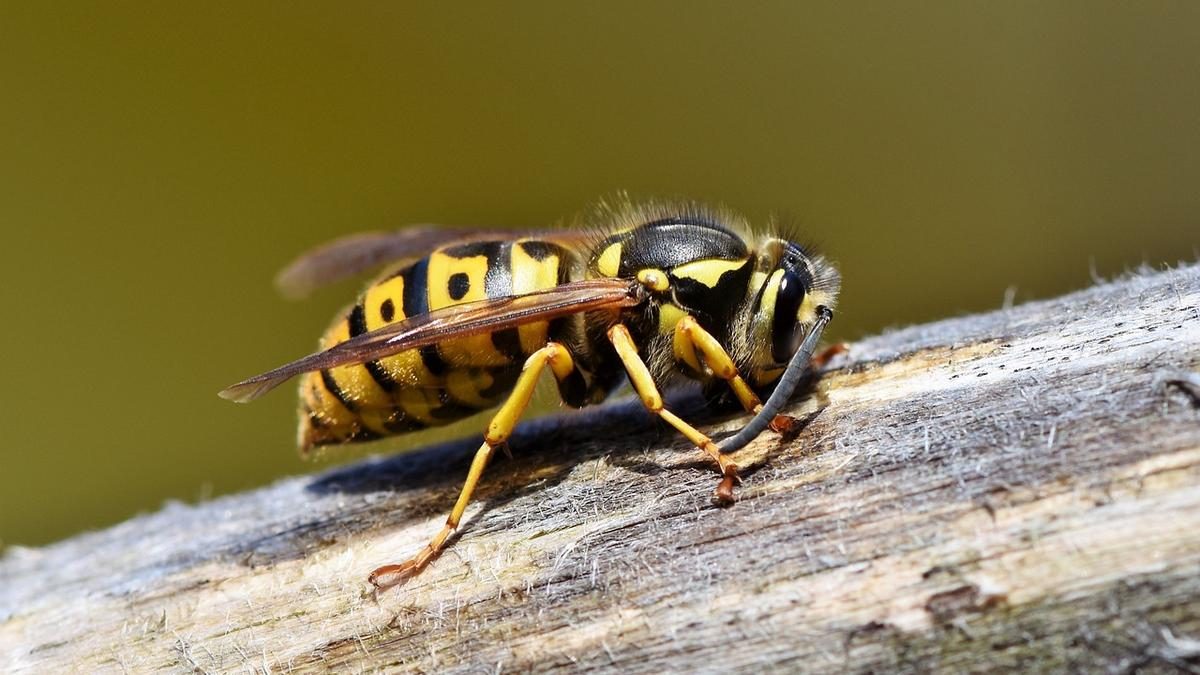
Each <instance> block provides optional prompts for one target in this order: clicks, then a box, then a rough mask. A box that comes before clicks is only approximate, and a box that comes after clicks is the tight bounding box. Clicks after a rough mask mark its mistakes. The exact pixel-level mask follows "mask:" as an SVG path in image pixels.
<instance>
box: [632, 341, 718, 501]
mask: <svg viewBox="0 0 1200 675" xmlns="http://www.w3.org/2000/svg"><path fill="white" fill-rule="evenodd" d="M608 339H609V341H610V342H612V344H613V347H614V348H615V349H616V350H617V355H618V356H619V357H621V362H622V363H623V364H624V365H625V372H626V373H628V374H629V381H630V383H632V384H633V388H634V390H635V391H636V392H637V393H638V396H639V397H640V398H641V399H642V404H643V405H645V406H646V409H647V410H649V411H650V412H652V413H654V414H655V415H658V416H659V417H660V418H662V420H663V421H665V422H666V423H667V424H670V425H671V426H673V427H675V428H676V429H678V430H679V432H680V433H682V434H683V435H684V436H687V439H688V440H689V441H691V442H692V444H693V445H695V446H696V447H698V448H700V449H701V450H703V451H704V452H706V453H708V455H709V456H710V457H712V458H713V459H714V460H716V462H717V466H719V467H721V475H722V478H721V483H720V484H719V485H718V486H717V492H716V498H717V500H719V501H721V502H725V503H728V502H732V501H733V485H734V483H735V482H736V481H737V464H734V463H733V460H731V459H729V456H728V455H726V454H725V453H723V452H721V451H720V449H718V448H717V444H716V443H713V442H712V439H710V438H709V437H708V436H705V435H704V434H702V433H700V431H699V430H697V429H696V428H695V427H693V426H692V425H690V424H688V423H687V422H684V421H683V420H681V419H679V418H678V417H677V416H675V414H674V413H672V412H671V411H669V410H667V409H665V408H664V407H663V399H662V394H661V393H659V391H658V386H657V385H656V384H654V378H653V377H651V375H650V369H649V368H647V367H646V363H645V362H644V361H642V357H641V356H638V353H637V345H635V344H634V342H633V337H632V336H631V335H630V334H629V329H628V328H626V327H625V326H624V325H622V324H617V325H615V326H613V327H612V328H610V329H608Z"/></svg>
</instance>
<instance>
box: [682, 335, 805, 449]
mask: <svg viewBox="0 0 1200 675" xmlns="http://www.w3.org/2000/svg"><path fill="white" fill-rule="evenodd" d="M674 350H675V358H677V359H679V360H680V361H683V362H684V363H686V364H688V365H689V366H691V367H692V368H693V369H694V370H696V371H697V372H703V371H704V369H703V368H701V366H700V360H701V359H703V361H704V363H705V364H707V365H708V369H709V370H711V371H712V373H713V375H716V376H717V377H719V378H721V379H722V380H725V381H726V382H727V383H728V384H729V388H730V389H732V390H733V395H734V396H736V397H737V400H738V401H739V402H741V404H742V407H743V408H745V409H746V412H748V413H758V411H759V410H762V400H761V399H760V398H758V394H755V393H754V390H753V389H751V388H750V385H749V384H747V383H746V380H744V379H743V378H742V376H741V374H740V373H738V369H737V365H735V364H734V362H733V358H732V357H730V356H729V352H727V351H725V347H723V346H721V343H720V342H718V341H717V339H716V338H715V337H713V336H712V333H709V332H708V331H706V330H704V327H703V326H701V325H700V323H699V322H698V321H696V319H695V317H693V316H691V315H688V316H685V317H683V318H682V319H680V321H679V323H677V324H675V337H674ZM794 423H795V420H794V419H793V418H791V417H788V416H787V415H776V416H775V419H773V420H771V425H770V428H771V430H772V431H775V432H778V433H785V432H787V431H788V430H790V429H791V428H792V427H793V425H794Z"/></svg>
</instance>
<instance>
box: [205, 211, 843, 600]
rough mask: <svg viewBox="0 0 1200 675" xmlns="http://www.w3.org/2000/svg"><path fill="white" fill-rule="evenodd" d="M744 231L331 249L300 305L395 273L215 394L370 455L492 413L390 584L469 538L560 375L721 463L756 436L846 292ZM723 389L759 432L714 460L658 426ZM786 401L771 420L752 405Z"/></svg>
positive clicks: (685, 224) (296, 268)
mask: <svg viewBox="0 0 1200 675" xmlns="http://www.w3.org/2000/svg"><path fill="white" fill-rule="evenodd" d="M777 230H778V228H777V227H776V226H771V227H769V228H768V229H767V231H766V232H765V233H762V234H754V233H753V230H752V229H751V228H750V226H749V224H748V223H747V222H746V221H745V220H744V219H743V218H741V217H739V216H737V215H735V214H733V213H730V212H728V211H725V210H721V209H710V208H706V207H703V206H700V205H697V204H693V203H682V204H677V203H669V202H653V203H647V204H635V203H632V202H630V201H629V200H627V199H625V198H620V199H618V200H615V201H614V202H609V203H601V204H600V205H599V206H598V207H597V208H596V209H594V210H593V211H592V212H591V213H590V214H589V215H587V216H585V217H583V219H582V222H580V223H577V225H576V227H575V228H572V229H564V230H542V231H530V232H520V233H514V232H511V231H502V230H499V231H498V230H486V229H474V230H466V229H452V228H438V227H434V226H418V227H411V228H407V229H402V230H399V231H396V232H391V233H374V234H365V235H355V236H351V237H347V238H344V239H339V240H335V241H333V242H331V243H329V244H326V245H324V246H321V247H318V248H316V249H314V250H312V251H310V252H308V253H306V254H304V255H302V256H301V257H300V258H298V259H297V260H296V261H295V262H293V263H292V264H291V265H290V266H289V267H288V268H286V269H285V270H284V271H283V273H281V275H280V277H279V279H278V281H279V283H280V286H281V288H282V289H283V290H284V291H285V292H287V293H291V294H303V293H304V292H307V291H309V290H311V289H313V288H315V287H318V286H320V285H322V284H325V283H328V282H330V281H332V280H334V279H339V278H342V277H346V276H350V275H353V274H356V273H358V272H362V271H365V270H366V269H368V268H371V267H373V266H375V265H377V264H380V263H383V262H385V261H390V262H391V265H390V267H389V268H388V269H387V271H385V272H384V273H383V274H382V275H381V276H379V277H378V278H376V279H375V280H374V281H373V282H371V283H370V284H369V285H368V286H367V288H366V290H365V291H364V292H363V293H362V295H361V296H360V297H359V298H358V300H357V302H356V303H355V304H354V305H353V306H352V307H351V308H350V309H349V310H348V311H347V312H346V313H345V314H343V315H341V316H339V317H338V318H337V319H336V320H335V321H334V323H333V325H332V326H331V327H330V328H329V329H328V331H327V332H326V333H325V335H324V337H323V338H322V339H321V342H320V348H321V351H318V352H316V353H314V354H312V355H310V356H306V357H304V358H301V359H299V360H297V361H293V362H291V363H288V364H286V365H284V366H281V367H279V368H277V369H275V370H272V371H269V372H267V373H264V374H262V375H258V376H256V377H252V378H250V379H248V380H244V381H242V382H240V383H238V384H235V385H233V386H231V387H229V388H227V389H225V390H224V391H222V392H221V396H223V397H224V398H228V399H232V400H235V401H249V400H252V399H255V398H258V397H259V396H261V395H262V394H264V393H265V392H267V391H268V390H270V389H272V388H274V387H275V386H277V385H279V384H280V383H282V382H284V381H286V380H288V379H289V378H291V377H294V376H297V375H301V376H302V378H301V381H300V428H299V444H300V447H301V448H302V449H303V450H308V449H310V448H312V447H314V446H320V445H328V444H339V443H350V442H356V441H367V440H372V439H376V438H380V437H383V436H388V435H393V434H401V433H404V432H406V431H411V430H415V429H422V428H425V427H430V426H437V425H442V424H446V423H449V422H451V421H454V420H456V419H460V418H462V417H465V416H467V415H471V414H474V413H476V412H479V411H481V410H486V409H489V408H494V407H496V406H499V407H498V409H497V410H496V412H495V413H494V415H493V416H492V418H491V421H490V423H489V424H488V426H487V430H486V433H485V434H484V441H483V444H482V445H481V446H480V447H479V450H478V451H477V452H476V453H475V456H474V459H473V461H472V463H471V467H470V470H469V472H468V474H467V478H466V482H465V484H464V485H463V487H462V490H461V492H460V494H459V497H458V500H457V502H456V503H455V505H454V507H453V509H452V511H451V512H450V514H449V517H448V518H447V520H446V524H445V525H444V526H443V527H442V529H441V530H440V531H439V532H438V533H437V535H435V536H434V537H433V539H432V540H431V541H430V542H429V543H428V544H427V545H426V546H425V548H424V549H422V550H421V551H420V552H418V553H417V554H416V555H415V556H413V557H412V558H410V559H409V560H407V561H405V562H403V563H400V564H393V565H385V566H383V567H380V568H378V569H376V570H375V571H374V572H372V573H371V575H370V577H369V579H370V581H371V583H373V584H374V585H375V586H376V587H378V588H384V587H388V586H392V585H395V584H396V583H399V582H400V581H402V580H404V579H406V578H408V577H410V576H412V575H414V574H416V573H417V572H419V571H420V570H422V569H423V568H425V567H426V566H427V565H428V564H429V563H430V562H431V561H432V560H433V559H434V558H435V557H437V555H438V554H439V553H440V552H441V551H442V549H443V548H445V546H446V543H447V540H448V538H449V537H450V536H451V535H452V534H453V533H454V532H455V531H456V530H457V529H458V526H459V522H460V520H461V518H462V515H463V512H464V511H465V510H466V507H467V505H468V503H469V502H470V500H471V495H472V492H473V491H474V489H475V487H476V485H477V484H478V483H479V480H480V478H481V476H482V475H483V472H484V469H485V467H486V466H487V464H488V461H489V460H490V459H491V458H492V455H493V454H494V453H495V451H496V450H497V449H498V448H500V447H502V446H503V444H504V443H505V442H506V440H507V439H508V438H509V436H510V434H511V433H512V432H513V429H514V427H515V426H516V423H517V420H518V419H519V418H520V417H521V414H522V413H523V412H524V410H525V408H526V406H527V405H528V403H529V400H530V397H531V395H532V393H533V390H534V386H535V384H536V382H537V380H538V378H539V376H540V375H541V374H542V372H543V371H545V370H549V371H550V372H551V373H552V374H553V376H554V379H555V381H556V382H557V385H558V391H559V394H560V395H561V397H562V400H563V402H564V403H565V404H566V405H568V406H572V407H582V406H585V405H589V404H594V403H599V402H600V401H602V400H604V399H605V398H606V397H607V396H608V395H609V394H610V393H611V392H612V391H613V390H614V389H615V388H616V387H617V386H618V385H619V384H620V383H621V382H622V381H623V380H624V379H625V378H628V381H629V382H630V383H631V384H632V387H633V389H634V391H636V393H637V395H638V396H639V397H640V399H641V401H642V403H643V404H644V405H645V407H646V409H647V410H648V411H649V412H650V413H651V414H654V415H657V416H658V417H659V418H661V419H662V420H663V421H665V422H666V423H667V424H669V425H670V426H672V427H674V428H675V429H677V430H679V431H680V432H681V433H682V434H683V435H684V436H686V437H687V438H688V440H690V441H691V442H692V444H693V445H695V446H696V447H697V448H699V449H700V450H702V451H703V452H704V453H706V454H707V455H708V456H709V457H711V458H712V459H713V461H714V462H715V463H716V464H717V466H718V468H719V470H720V473H721V479H720V482H719V483H718V486H717V489H716V495H715V497H716V499H717V500H718V501H720V502H730V501H732V499H733V487H734V484H735V482H736V481H737V471H738V468H737V466H736V464H735V463H734V462H733V461H732V460H731V459H729V457H728V453H729V452H731V451H733V450H736V449H738V448H740V447H742V446H744V445H746V444H747V443H749V442H750V441H751V440H753V439H754V438H755V437H756V436H757V435H758V434H759V433H761V432H762V431H763V430H764V428H766V427H768V426H770V427H772V428H774V429H775V430H777V431H780V430H783V429H785V428H786V427H787V426H788V423H789V420H790V418H787V417H785V416H783V415H779V414H778V413H779V412H780V411H781V410H782V407H783V405H784V404H785V403H786V400H787V399H788V397H789V396H790V395H791V394H792V392H793V390H794V389H795V387H796V385H797V383H798V382H799V381H800V379H801V378H802V376H803V374H804V373H805V372H806V370H807V368H808V365H809V362H810V360H811V359H812V356H813V351H814V349H815V346H816V343H817V341H818V340H819V339H820V336H821V332H822V330H823V329H824V327H825V325H826V324H827V323H828V322H829V320H830V319H831V318H832V307H833V305H834V302H835V300H836V297H837V292H838V287H839V275H838V272H837V270H836V269H835V268H834V267H833V265H832V264H830V263H829V262H827V261H826V259H825V258H823V257H822V256H820V255H817V254H815V253H812V252H811V251H809V250H808V249H806V248H804V247H802V246H800V245H798V244H796V243H795V242H793V241H791V240H790V239H787V238H785V237H784V236H782V235H780V234H778V233H777ZM686 378H690V379H693V380H699V381H701V382H703V383H706V384H707V385H708V386H728V387H729V389H730V390H731V391H732V394H733V395H734V396H735V397H736V398H737V400H738V401H739V402H740V403H741V405H742V406H743V407H744V408H745V409H746V410H747V411H748V412H751V413H754V414H755V416H754V417H753V418H752V419H751V421H750V422H749V423H748V424H747V425H746V427H744V428H743V429H742V430H741V431H740V432H738V433H737V434H735V435H734V436H732V437H730V438H728V439H726V440H725V441H723V442H722V443H721V444H719V445H718V444H717V443H714V442H713V441H712V440H711V439H710V438H709V437H708V436H706V435H705V434H703V433H701V432H700V431H699V430H697V429H696V428H695V427H693V426H692V425H690V424H688V423H687V422H686V421H684V420H682V419H680V418H679V417H678V416H676V415H675V414H673V413H672V412H671V411H670V410H668V409H667V408H666V407H664V403H663V397H662V394H661V393H660V389H659V387H660V385H669V384H671V383H673V382H675V381H677V380H680V379H686ZM773 382H777V385H776V388H775V391H774V393H773V394H772V395H771V397H770V398H769V399H768V400H767V402H766V404H764V403H763V402H762V401H761V400H760V398H759V396H758V395H757V394H756V393H755V389H756V388H761V387H764V386H766V385H769V384H771V383H773Z"/></svg>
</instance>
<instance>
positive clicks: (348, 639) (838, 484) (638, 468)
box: [0, 266, 1200, 673]
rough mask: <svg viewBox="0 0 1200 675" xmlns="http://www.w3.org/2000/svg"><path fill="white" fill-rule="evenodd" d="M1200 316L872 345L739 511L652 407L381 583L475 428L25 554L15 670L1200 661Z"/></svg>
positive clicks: (635, 668) (1173, 297) (1045, 320)
mask: <svg viewBox="0 0 1200 675" xmlns="http://www.w3.org/2000/svg"><path fill="white" fill-rule="evenodd" d="M1198 305H1200V267H1197V266H1188V267H1184V268H1182V269H1177V270H1171V271H1165V272H1153V273H1152V272H1145V273H1142V274H1139V275H1136V276H1133V277H1130V278H1128V279H1125V280H1122V281H1120V282H1116V283H1110V284H1105V285H1101V286H1098V287H1095V288H1092V289H1090V290H1087V291H1083V292H1079V293H1075V294H1073V295H1070V296H1067V297H1064V298H1061V299H1056V300H1051V301H1045V302H1036V303H1031V304H1027V305H1024V306H1020V307H1016V308H1013V309H1007V310H1002V311H997V312H993V313H990V314H986V315H980V316H972V317H964V318H959V319H952V320H948V321H942V322H938V323H934V324H930V325H924V326H917V327H913V328H909V329H905V330H898V331H895V332H891V333H888V334H885V335H883V336H880V337H875V338H871V339H867V340H863V341H861V342H858V343H856V344H854V345H852V356H851V357H850V359H849V360H848V361H843V362H835V363H834V364H833V367H832V369H831V370H830V371H829V372H827V373H826V374H825V375H824V377H823V378H822V379H821V380H820V382H819V383H818V384H817V385H816V387H815V391H813V392H810V394H809V395H808V396H807V397H805V398H804V399H800V400H799V402H798V403H797V404H796V413H797V414H799V415H801V416H806V417H807V419H808V425H807V427H806V428H805V429H804V430H803V432H802V433H801V434H800V435H799V437H798V438H797V439H795V440H794V441H791V442H788V443H784V444H780V442H779V441H778V439H777V438H774V437H772V436H770V435H764V436H763V437H762V438H761V439H760V440H759V441H758V442H756V443H755V444H754V445H752V446H751V447H749V448H747V449H746V451H745V452H744V453H743V456H742V462H743V463H744V464H748V465H749V464H756V463H757V465H758V469H757V470H756V471H754V472H752V473H750V474H749V475H748V476H747V479H746V482H745V485H744V486H743V487H742V488H741V490H740V495H741V501H740V502H739V503H738V504H736V505H735V506H733V507H732V508H728V509H720V508H715V507H714V506H713V505H712V504H711V502H710V495H711V493H712V489H713V487H714V485H715V483H716V476H715V474H714V472H713V471H712V469H711V467H709V466H708V464H707V463H705V462H704V461H703V460H702V458H701V457H700V456H699V453H698V452H696V451H694V450H689V449H688V448H687V447H686V444H685V443H684V442H683V441H682V440H681V439H680V438H678V437H677V436H676V435H674V434H672V433H669V432H667V431H666V430H664V429H659V428H654V427H652V426H649V425H647V424H646V422H645V420H646V416H645V414H644V413H643V412H642V411H640V410H638V409H637V408H636V406H630V405H624V406H618V407H617V408H615V409H609V410H604V411H600V412H592V413H589V414H586V415H583V416H581V417H578V418H575V419H571V420H569V421H567V422H566V423H562V422H561V421H559V422H554V421H552V422H547V423H542V424H539V425H534V426H533V427H532V428H529V429H527V430H526V431H525V432H524V433H523V434H522V435H521V436H520V437H519V438H517V439H516V440H515V442H514V444H513V445H514V450H515V453H516V459H515V460H513V461H504V460H503V459H501V460H500V461H498V462H497V464H495V465H494V467H493V468H492V469H491V470H490V471H489V472H488V474H487V477H486V479H485V481H484V485H483V489H482V491H481V494H480V497H481V501H480V502H479V503H478V504H477V505H476V506H475V507H473V508H472V509H471V510H470V511H469V512H468V517H467V520H466V530H465V533H464V535H463V536H462V537H461V539H460V540H459V541H458V542H457V543H456V544H455V545H454V546H453V547H452V549H451V551H450V552H449V553H448V554H447V555H445V556H443V557H442V558H441V559H440V560H438V561H437V562H436V563H435V564H434V565H433V566H432V567H431V568H430V569H429V570H427V571H426V572H425V573H424V574H422V575H421V576H419V577H418V578H416V579H415V580H414V581H412V582H411V583H409V584H408V585H406V586H403V587H400V588H398V589H394V590H392V591H389V592H386V593H383V594H380V595H379V596H378V597H374V596H373V595H372V594H371V593H370V592H369V591H368V588H367V585H366V582H365V576H366V574H367V572H368V571H369V570H370V569H371V568H373V567H374V566H376V565H379V564H382V563H386V562H391V561H394V560H396V559H397V558H398V557H403V556H405V555H408V554H410V553H412V552H415V551H416V550H417V549H418V548H419V547H420V546H421V545H422V544H423V543H424V542H425V540H426V538H427V537H428V536H429V535H431V534H432V533H433V532H434V531H435V530H436V529H437V527H438V526H439V525H440V524H441V520H442V517H443V514H444V512H445V511H446V509H447V508H448V507H449V505H450V504H451V502H452V501H453V498H454V495H455V493H456V491H457V489H458V486H459V483H460V481H461V479H462V477H463V475H464V473H465V469H466V463H467V461H468V455H469V453H470V450H471V447H472V446H473V444H474V442H475V441H472V440H467V441H464V442H462V443H453V444H449V445H446V446H442V447H439V448H434V449H430V450H428V451H426V452H423V453H421V454H418V455H407V456H399V457H394V458H390V459H383V460H376V461H371V462H365V463H362V464H360V465H356V466H353V467H350V468H347V469H340V470H336V471H332V472H328V473H326V474H324V475H322V476H318V477H316V478H312V477H305V478H295V479H289V480H284V481H281V482H279V483H277V484H275V485H272V486H270V487H267V488H264V489H261V490H257V491H254V492H249V493H246V494H241V495H235V496H230V497H225V498H221V499H216V500H213V501H210V502H207V503H204V504H200V505H196V506H185V505H180V504H172V505H168V506H167V507H165V508H164V509H163V510H162V511H160V512H159V513H156V514H153V515H148V516H143V517H139V518H135V519H133V520H130V521H128V522H125V523H122V524H120V525H118V526H116V527H113V528H111V529H108V530H105V531H102V532H95V533H91V534H85V535H81V536H78V537H75V538H73V539H70V540H68V541H64V542H61V543H58V544H55V545H52V546H48V547H45V548H41V549H18V550H11V551H9V552H8V554H7V555H6V557H5V558H4V559H3V561H0V583H2V586H0V671H3V672H80V673H84V672H86V673H91V672H105V671H108V672H119V671H128V672H146V671H166V672H225V671H229V672H239V671H246V672H253V671H270V672H281V671H288V670H300V671H305V670H310V671H311V670H324V669H331V668H332V669H337V670H345V671H373V670H404V671H414V672H495V671H497V670H502V671H505V672H512V671H526V670H540V671H555V670H575V669H577V668H580V667H588V668H593V669H601V670H619V671H628V672H672V671H684V670H696V671H709V672H729V671H740V672H758V671H759V670H761V669H762V668H763V667H771V666H773V667H776V668H784V669H788V670H805V671H812V672H843V671H867V670H872V671H890V670H909V671H924V670H927V669H930V668H937V669H944V670H951V671H962V670H995V669H1001V668H1022V669H1033V670H1063V669H1066V670H1108V671H1131V670H1139V669H1148V670H1149V671H1162V672H1171V671H1176V670H1178V671H1192V672H1195V671H1197V670H1200V642H1197V639H1198V638H1200V398H1198V397H1200V386H1197V385H1198V384H1200V382H1198V381H1200V376H1197V374H1196V373H1197V371H1198V370H1200V312H1198V310H1197V306H1198ZM741 421H742V418H735V419H729V420H726V421H724V422H720V423H717V424H714V425H710V426H709V427H708V429H709V430H710V431H712V432H713V433H715V434H716V435H718V436H720V435H722V434H724V433H728V432H729V431H730V430H732V429H734V428H736V426H737V425H738V424H740V423H741ZM246 451H247V452H277V451H279V449H276V448H247V449H246Z"/></svg>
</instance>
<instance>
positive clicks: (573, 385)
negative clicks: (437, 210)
mask: <svg viewBox="0 0 1200 675" xmlns="http://www.w3.org/2000/svg"><path fill="white" fill-rule="evenodd" d="M558 395H559V396H561V397H562V400H563V403H566V404H567V405H569V406H571V407H572V408H582V407H583V406H585V405H587V382H585V381H584V379H583V373H581V372H579V369H578V368H576V369H574V370H572V371H571V374H570V375H567V377H566V379H563V380H559V381H558Z"/></svg>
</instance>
